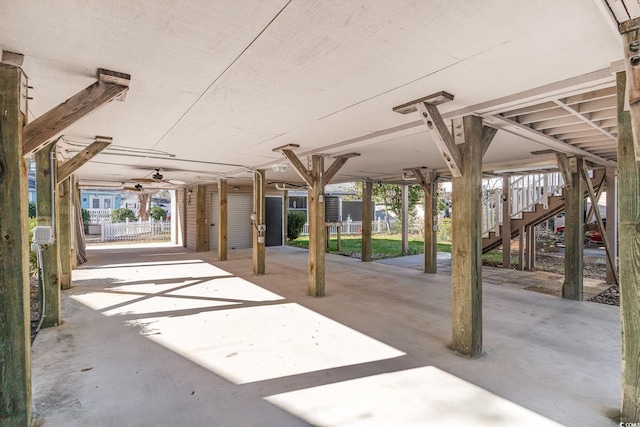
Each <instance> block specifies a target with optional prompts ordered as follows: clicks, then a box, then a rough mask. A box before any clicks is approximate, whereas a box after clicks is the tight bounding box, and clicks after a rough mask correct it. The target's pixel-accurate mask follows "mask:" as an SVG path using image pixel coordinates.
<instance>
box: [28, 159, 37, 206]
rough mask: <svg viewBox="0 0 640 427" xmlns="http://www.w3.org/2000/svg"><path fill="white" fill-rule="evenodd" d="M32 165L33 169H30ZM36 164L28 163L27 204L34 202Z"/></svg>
mask: <svg viewBox="0 0 640 427" xmlns="http://www.w3.org/2000/svg"><path fill="white" fill-rule="evenodd" d="M31 165H33V168H32V167H31ZM35 166H36V164H35V163H29V203H35V202H36V169H35Z"/></svg>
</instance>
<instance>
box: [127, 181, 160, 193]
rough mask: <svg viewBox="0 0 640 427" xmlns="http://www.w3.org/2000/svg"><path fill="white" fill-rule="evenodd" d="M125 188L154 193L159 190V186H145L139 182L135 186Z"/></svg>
mask: <svg viewBox="0 0 640 427" xmlns="http://www.w3.org/2000/svg"><path fill="white" fill-rule="evenodd" d="M122 189H123V190H129V191H133V192H135V193H143V194H154V193H157V192H158V189H157V188H144V187H143V186H142V184H140V183H138V184H136V185H134V186H133V187H127V186H125V187H122Z"/></svg>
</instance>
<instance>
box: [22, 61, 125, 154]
mask: <svg viewBox="0 0 640 427" xmlns="http://www.w3.org/2000/svg"><path fill="white" fill-rule="evenodd" d="M105 76H108V77H109V78H105ZM118 76H125V77H126V78H125V77H118ZM99 78H101V79H102V80H98V81H97V82H95V83H94V84H92V85H90V86H89V87H87V88H86V89H83V90H81V91H80V92H78V93H77V94H75V95H73V96H72V97H71V98H69V99H67V100H66V101H65V102H63V103H62V104H59V105H58V106H56V107H54V108H52V109H51V110H49V111H48V112H46V113H44V114H43V115H41V116H40V117H38V118H37V119H35V120H34V121H33V122H31V123H29V124H28V125H27V126H25V128H24V130H23V134H22V137H23V141H22V155H23V156H25V157H26V156H30V155H31V154H33V153H34V152H36V151H37V150H39V149H40V148H42V146H44V145H45V144H46V143H47V142H48V141H51V140H52V139H53V138H55V137H57V136H59V135H60V134H62V132H64V130H65V129H67V128H68V127H69V126H71V125H73V124H74V123H76V122H77V121H79V120H80V119H82V118H83V117H85V116H86V115H88V114H90V113H92V112H93V111H95V110H97V109H98V108H100V107H102V106H103V105H105V104H107V103H109V102H110V101H113V100H114V99H116V98H118V97H119V96H121V95H122V94H124V93H125V92H127V91H128V90H129V87H128V86H125V85H122V84H116V83H109V82H108V80H112V79H111V78H116V79H118V81H120V82H121V83H122V82H125V81H128V80H129V79H130V76H128V75H127V74H122V73H116V72H111V71H107V70H99Z"/></svg>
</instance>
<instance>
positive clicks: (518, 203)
mask: <svg viewBox="0 0 640 427" xmlns="http://www.w3.org/2000/svg"><path fill="white" fill-rule="evenodd" d="M494 179H495V178H494ZM510 186H511V218H512V219H513V218H522V213H523V212H532V211H534V210H535V206H536V205H537V204H541V205H543V207H544V209H548V207H549V197H550V196H553V195H559V194H561V191H562V188H563V186H564V181H563V180H562V174H560V173H559V172H550V173H540V174H531V175H520V176H513V177H511V178H510ZM502 221H503V218H502V191H492V192H488V193H487V195H486V196H485V197H484V198H483V201H482V233H483V235H485V236H486V235H488V233H489V232H494V233H496V234H498V233H499V230H500V227H499V226H500V224H502Z"/></svg>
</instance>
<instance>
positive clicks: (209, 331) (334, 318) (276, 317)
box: [33, 245, 621, 426]
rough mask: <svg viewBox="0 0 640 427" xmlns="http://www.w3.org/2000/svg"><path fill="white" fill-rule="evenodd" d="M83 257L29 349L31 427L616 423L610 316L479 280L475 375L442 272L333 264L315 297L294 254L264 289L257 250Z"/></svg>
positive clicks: (616, 356) (616, 330) (117, 251)
mask: <svg viewBox="0 0 640 427" xmlns="http://www.w3.org/2000/svg"><path fill="white" fill-rule="evenodd" d="M88 253H89V262H88V263H87V264H85V265H83V266H81V267H80V268H79V269H78V270H76V271H74V283H73V285H74V286H73V288H72V289H70V290H68V291H64V292H63V298H62V300H63V319H64V321H65V323H64V324H63V325H62V326H60V327H56V328H50V329H47V330H43V331H41V333H40V334H39V335H38V337H37V338H36V341H35V343H34V346H33V390H34V413H35V416H36V425H40V426H63V425H64V426H85V425H93V426H122V425H126V426H160V425H162V426H164V425H167V426H173V425H189V426H210V425H219V426H296V425H341V426H342V425H345V426H347V425H348V426H365V425H366V426H371V425H385V426H388V425H390V423H393V420H396V424H395V425H459V423H460V422H465V423H471V422H472V423H473V424H474V425H486V426H493V425H536V426H538V425H553V424H554V423H559V424H563V425H569V426H607V425H611V426H613V425H616V424H615V423H614V422H613V421H612V420H611V418H612V417H613V416H614V415H615V414H616V413H617V411H618V407H619V400H620V397H619V396H620V369H621V367H620V357H621V356H620V326H619V309H618V307H612V306H605V305H600V304H595V303H589V302H574V301H566V300H563V299H561V298H558V297H554V296H550V295H544V294H540V293H535V292H528V291H525V290H522V289H517V288H514V287H511V286H505V285H494V284H491V283H485V285H484V291H483V300H484V302H483V319H484V328H483V331H484V349H485V354H484V355H483V356H482V357H480V358H478V359H475V360H469V359H465V358H463V357H460V356H458V355H456V354H454V353H453V352H451V351H449V350H448V348H447V346H448V344H449V342H450V336H451V330H450V328H451V319H450V316H451V308H450V306H451V297H450V284H451V281H450V277H449V275H447V274H442V273H439V274H436V275H429V274H424V273H422V272H420V271H417V270H415V269H412V268H402V267H395V266H391V265H385V264H381V263H362V262H361V261H359V260H357V259H352V258H347V257H340V256H334V255H327V275H326V277H327V279H326V290H327V296H326V297H323V298H313V297H309V296H307V284H306V282H307V272H306V270H307V252H306V251H305V250H300V249H296V248H290V247H281V248H268V249H267V274H266V275H264V276H257V277H256V276H253V274H252V263H251V251H250V250H233V251H229V260H228V261H225V262H217V261H216V260H215V255H214V254H211V253H199V254H196V253H193V252H191V251H188V250H185V249H184V248H182V247H175V246H170V245H155V246H154V247H151V248H143V247H139V246H132V245H126V246H122V247H114V246H104V247H97V246H93V247H89V250H88ZM510 273H511V271H505V274H506V275H508V274H510ZM397 422H400V424H397Z"/></svg>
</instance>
